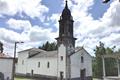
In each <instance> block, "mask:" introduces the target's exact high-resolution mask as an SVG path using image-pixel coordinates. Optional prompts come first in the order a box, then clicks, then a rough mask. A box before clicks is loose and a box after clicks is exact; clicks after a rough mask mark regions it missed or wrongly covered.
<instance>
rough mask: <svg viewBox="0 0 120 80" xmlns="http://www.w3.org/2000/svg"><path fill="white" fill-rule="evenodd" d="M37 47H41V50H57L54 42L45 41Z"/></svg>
mask: <svg viewBox="0 0 120 80" xmlns="http://www.w3.org/2000/svg"><path fill="white" fill-rule="evenodd" d="M39 49H43V50H46V51H53V50H57V44H56V43H55V42H53V43H49V42H48V41H47V42H46V43H45V44H43V45H42V46H40V47H39Z"/></svg>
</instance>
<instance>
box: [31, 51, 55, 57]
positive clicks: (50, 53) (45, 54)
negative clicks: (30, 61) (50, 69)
mask: <svg viewBox="0 0 120 80" xmlns="http://www.w3.org/2000/svg"><path fill="white" fill-rule="evenodd" d="M41 57H42V58H46V57H57V51H46V52H40V53H38V54H37V55H35V56H33V57H32V58H41Z"/></svg>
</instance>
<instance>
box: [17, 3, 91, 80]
mask: <svg viewBox="0 0 120 80" xmlns="http://www.w3.org/2000/svg"><path fill="white" fill-rule="evenodd" d="M73 23H74V21H73V17H72V15H71V12H70V10H69V9H68V5H67V1H66V5H65V8H64V9H63V11H62V15H61V16H60V20H59V37H58V38H56V40H57V45H58V50H56V51H44V50H41V49H37V48H31V49H27V50H23V51H20V52H19V54H18V63H17V65H16V75H21V76H33V77H39V78H45V80H92V57H91V55H90V54H89V53H88V52H87V51H86V50H85V49H84V48H83V47H77V48H75V40H76V38H74V36H73V32H74V31H73ZM41 80H43V79H41Z"/></svg>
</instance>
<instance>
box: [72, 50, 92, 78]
mask: <svg viewBox="0 0 120 80" xmlns="http://www.w3.org/2000/svg"><path fill="white" fill-rule="evenodd" d="M81 56H83V57H84V63H81ZM84 68H85V69H86V76H92V57H91V56H90V55H89V54H88V53H87V52H86V51H85V50H84V49H83V50H81V51H79V52H77V53H75V54H73V55H72V56H71V77H72V78H77V77H80V70H81V69H84Z"/></svg>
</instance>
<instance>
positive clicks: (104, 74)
mask: <svg viewBox="0 0 120 80" xmlns="http://www.w3.org/2000/svg"><path fill="white" fill-rule="evenodd" d="M102 62H103V79H104V78H105V77H106V72H105V60H104V57H102Z"/></svg>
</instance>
